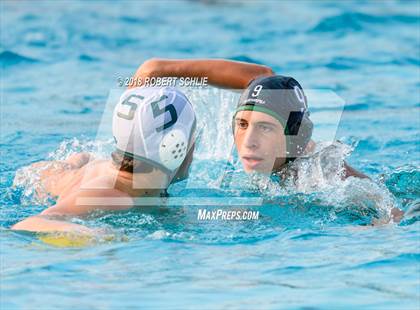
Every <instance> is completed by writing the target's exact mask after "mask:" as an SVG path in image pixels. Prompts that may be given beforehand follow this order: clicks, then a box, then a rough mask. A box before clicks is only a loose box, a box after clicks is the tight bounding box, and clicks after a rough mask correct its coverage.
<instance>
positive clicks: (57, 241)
mask: <svg viewBox="0 0 420 310" xmlns="http://www.w3.org/2000/svg"><path fill="white" fill-rule="evenodd" d="M38 239H39V240H41V241H42V242H44V243H46V244H49V245H52V246H56V247H59V248H67V247H85V246H89V245H92V244H93V243H94V242H95V241H96V238H95V237H93V236H89V235H76V234H42V235H39V236H38Z"/></svg>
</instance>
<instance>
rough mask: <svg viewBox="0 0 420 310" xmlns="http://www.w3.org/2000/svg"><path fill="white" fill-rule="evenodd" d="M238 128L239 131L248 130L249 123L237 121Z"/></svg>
mask: <svg viewBox="0 0 420 310" xmlns="http://www.w3.org/2000/svg"><path fill="white" fill-rule="evenodd" d="M236 126H238V128H239V129H247V128H248V123H247V122H244V121H237V122H236Z"/></svg>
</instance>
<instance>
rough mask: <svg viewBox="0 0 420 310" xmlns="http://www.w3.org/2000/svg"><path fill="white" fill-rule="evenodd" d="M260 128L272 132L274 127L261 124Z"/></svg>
mask: <svg viewBox="0 0 420 310" xmlns="http://www.w3.org/2000/svg"><path fill="white" fill-rule="evenodd" d="M258 127H259V128H260V130H261V131H262V132H271V131H272V130H273V128H272V127H271V126H267V125H262V124H261V125H259V126H258Z"/></svg>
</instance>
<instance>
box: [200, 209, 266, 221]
mask: <svg viewBox="0 0 420 310" xmlns="http://www.w3.org/2000/svg"><path fill="white" fill-rule="evenodd" d="M259 217H260V212H259V211H247V210H230V211H226V210H223V209H217V210H211V211H210V210H207V209H198V213H197V220H199V221H217V220H222V221H252V220H258V219H259Z"/></svg>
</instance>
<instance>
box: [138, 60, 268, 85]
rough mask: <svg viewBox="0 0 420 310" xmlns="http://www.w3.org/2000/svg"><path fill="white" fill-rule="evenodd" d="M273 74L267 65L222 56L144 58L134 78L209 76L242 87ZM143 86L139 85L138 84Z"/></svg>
mask: <svg viewBox="0 0 420 310" xmlns="http://www.w3.org/2000/svg"><path fill="white" fill-rule="evenodd" d="M269 75H274V72H273V70H271V68H269V67H267V66H263V65H257V64H252V63H246V62H240V61H232V60H223V59H197V60H184V59H176V60H171V59H155V58H153V59H149V60H147V61H145V62H144V63H143V64H142V65H141V66H140V67H139V68H138V69H137V72H136V73H135V75H134V78H135V79H136V78H137V79H139V78H141V80H142V81H144V79H145V78H146V77H198V78H201V77H207V78H208V82H209V84H211V85H214V86H218V87H222V88H231V89H243V88H246V87H247V85H248V83H249V82H250V81H251V80H253V79H255V78H256V77H259V76H269ZM138 86H140V85H138Z"/></svg>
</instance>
